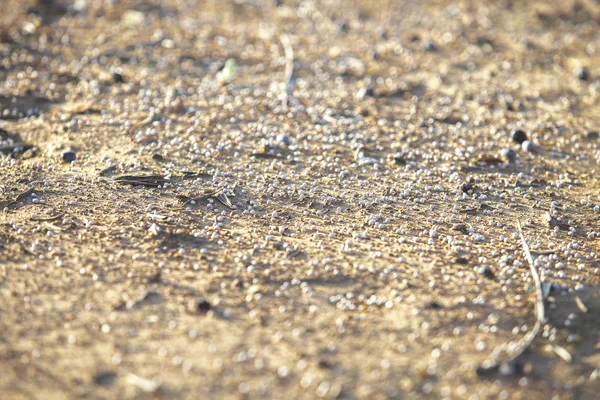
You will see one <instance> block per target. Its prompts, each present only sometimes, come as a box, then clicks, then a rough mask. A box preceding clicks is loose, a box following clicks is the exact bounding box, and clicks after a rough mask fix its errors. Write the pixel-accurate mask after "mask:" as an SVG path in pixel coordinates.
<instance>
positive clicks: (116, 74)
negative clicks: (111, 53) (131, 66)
mask: <svg viewBox="0 0 600 400" xmlns="http://www.w3.org/2000/svg"><path fill="white" fill-rule="evenodd" d="M113 81H115V82H116V83H125V78H123V74H122V73H120V72H114V73H113Z"/></svg>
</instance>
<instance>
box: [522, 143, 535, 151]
mask: <svg viewBox="0 0 600 400" xmlns="http://www.w3.org/2000/svg"><path fill="white" fill-rule="evenodd" d="M521 148H522V149H523V150H525V151H528V152H530V153H532V152H534V151H535V145H534V144H533V143H532V142H530V141H529V140H526V141H524V142H523V143H521Z"/></svg>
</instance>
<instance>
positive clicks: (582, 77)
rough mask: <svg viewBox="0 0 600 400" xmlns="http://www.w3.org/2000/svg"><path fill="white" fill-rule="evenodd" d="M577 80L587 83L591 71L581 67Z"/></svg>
mask: <svg viewBox="0 0 600 400" xmlns="http://www.w3.org/2000/svg"><path fill="white" fill-rule="evenodd" d="M577 79H579V80H580V81H587V80H589V79H590V71H589V70H588V69H587V68H586V67H581V68H579V69H578V70H577Z"/></svg>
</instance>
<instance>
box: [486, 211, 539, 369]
mask: <svg viewBox="0 0 600 400" xmlns="http://www.w3.org/2000/svg"><path fill="white" fill-rule="evenodd" d="M517 230H518V231H519V236H520V237H521V244H522V245H523V251H524V252H525V258H526V259H527V262H528V264H529V271H530V274H531V278H532V279H533V281H534V283H535V314H536V321H535V325H534V326H533V329H531V330H530V331H529V332H527V333H526V334H525V336H523V337H522V338H521V340H519V341H518V342H517V343H516V344H515V346H514V347H513V348H512V351H511V353H510V356H509V359H508V360H506V361H500V360H499V359H498V357H496V359H495V360H488V361H485V362H483V364H482V365H481V366H479V367H478V368H477V374H479V375H485V374H488V373H490V372H494V371H497V370H498V369H499V368H500V367H501V366H507V367H509V368H508V370H512V366H513V365H514V364H515V362H516V361H517V359H518V358H519V357H520V356H521V355H522V354H523V353H524V352H525V350H527V349H528V348H529V346H530V345H531V343H533V340H534V339H535V338H536V337H537V335H538V334H539V332H540V330H541V328H542V324H543V323H544V319H545V318H546V317H545V309H544V293H543V292H542V282H541V281H540V275H539V274H538V271H537V269H536V267H535V265H534V263H533V257H532V256H531V251H530V250H529V245H528V244H527V241H525V236H524V235H523V230H522V229H521V223H520V222H519V221H518V220H517Z"/></svg>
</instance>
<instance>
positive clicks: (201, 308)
mask: <svg viewBox="0 0 600 400" xmlns="http://www.w3.org/2000/svg"><path fill="white" fill-rule="evenodd" d="M195 309H196V311H197V312H199V313H200V314H206V313H207V312H209V311H210V310H211V309H212V304H210V303H209V302H208V300H206V299H200V300H199V301H198V302H197V303H196V305H195Z"/></svg>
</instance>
